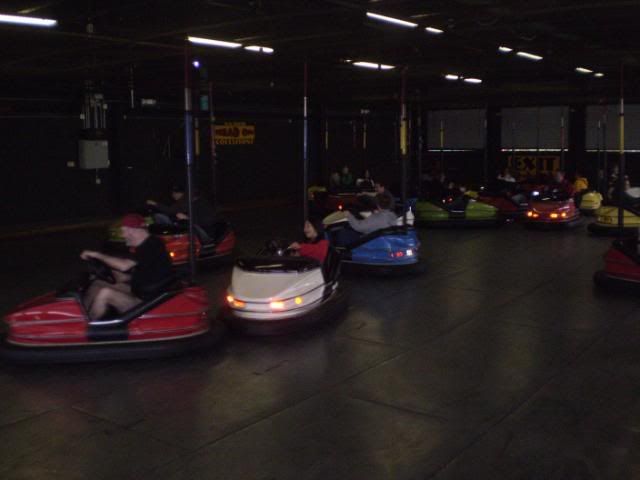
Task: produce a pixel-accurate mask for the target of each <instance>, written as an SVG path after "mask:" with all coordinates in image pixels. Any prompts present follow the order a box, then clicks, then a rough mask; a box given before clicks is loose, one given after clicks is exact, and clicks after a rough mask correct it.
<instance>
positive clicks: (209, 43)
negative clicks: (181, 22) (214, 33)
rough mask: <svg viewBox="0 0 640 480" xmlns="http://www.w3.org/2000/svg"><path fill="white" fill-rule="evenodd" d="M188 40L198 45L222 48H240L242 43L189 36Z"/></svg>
mask: <svg viewBox="0 0 640 480" xmlns="http://www.w3.org/2000/svg"><path fill="white" fill-rule="evenodd" d="M187 40H188V41H189V42H191V43H195V44H196V45H204V46H206V47H222V48H240V47H241V46H242V44H241V43H235V42H225V41H223V40H212V39H210V38H201V37H187Z"/></svg>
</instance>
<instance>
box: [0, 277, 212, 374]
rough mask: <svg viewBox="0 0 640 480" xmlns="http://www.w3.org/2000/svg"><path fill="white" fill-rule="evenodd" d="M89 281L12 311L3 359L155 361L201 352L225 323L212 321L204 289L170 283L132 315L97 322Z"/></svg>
mask: <svg viewBox="0 0 640 480" xmlns="http://www.w3.org/2000/svg"><path fill="white" fill-rule="evenodd" d="M105 268H108V267H106V266H105ZM94 273H95V272H94ZM98 277H99V278H102V277H100V276H99V275H98ZM91 281H92V280H91V279H90V278H89V276H87V278H86V279H84V280H82V281H80V282H77V283H76V284H75V285H72V286H68V287H64V288H62V289H60V290H59V291H57V292H55V293H48V294H46V295H42V296H39V297H36V298H34V299H32V300H30V301H28V302H26V303H23V304H22V305H19V306H18V307H16V308H15V309H14V310H13V311H11V312H9V313H8V314H7V315H6V316H5V317H4V322H3V323H4V325H3V327H4V335H3V338H2V342H1V343H0V358H2V359H4V360H6V361H10V362H14V363H68V362H94V361H105V360H130V359H134V358H157V357H165V356H173V355H178V354H182V353H185V352H187V351H192V350H195V349H199V348H203V347H205V346H209V345H212V344H213V343H215V341H216V340H218V339H219V338H220V337H221V334H222V331H223V328H222V325H221V324H220V323H219V322H214V323H212V322H211V320H210V319H209V314H208V311H209V301H208V298H207V294H206V292H205V291H204V289H202V288H201V287H198V286H185V285H183V284H179V283H174V282H175V281H174V280H173V279H172V280H171V283H170V284H169V282H167V285H166V286H164V287H163V286H160V288H158V290H157V292H158V293H157V294H156V295H154V296H152V297H151V298H149V299H148V300H145V301H143V302H142V303H141V304H138V305H136V306H135V307H133V308H132V309H130V310H129V311H127V312H125V313H123V314H120V315H115V316H111V317H109V318H106V319H100V320H93V319H91V318H89V316H88V314H87V311H86V310H85V308H84V305H83V303H82V298H83V294H84V292H85V291H86V288H87V287H88V286H89V284H90V282H91Z"/></svg>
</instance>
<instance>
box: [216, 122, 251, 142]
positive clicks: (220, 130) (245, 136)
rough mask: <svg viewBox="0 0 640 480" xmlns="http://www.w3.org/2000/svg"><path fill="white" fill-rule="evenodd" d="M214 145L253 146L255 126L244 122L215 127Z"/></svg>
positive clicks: (226, 123) (227, 123)
mask: <svg viewBox="0 0 640 480" xmlns="http://www.w3.org/2000/svg"><path fill="white" fill-rule="evenodd" d="M215 130H216V145H253V144H254V142H255V140H256V126H255V125H247V124H246V123H245V122H225V123H224V124H222V125H216V127H215Z"/></svg>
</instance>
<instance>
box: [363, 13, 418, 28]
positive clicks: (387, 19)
mask: <svg viewBox="0 0 640 480" xmlns="http://www.w3.org/2000/svg"><path fill="white" fill-rule="evenodd" d="M367 17H369V18H372V19H374V20H379V21H381V22H387V23H392V24H394V25H400V26H401V27H409V28H416V27H417V26H418V24H417V23H412V22H407V21H405V20H400V19H399V18H393V17H387V16H385V15H379V14H377V13H371V12H367Z"/></svg>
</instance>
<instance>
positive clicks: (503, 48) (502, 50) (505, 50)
mask: <svg viewBox="0 0 640 480" xmlns="http://www.w3.org/2000/svg"><path fill="white" fill-rule="evenodd" d="M498 50H499V51H500V52H502V53H510V52H513V48H509V47H503V46H500V47H498Z"/></svg>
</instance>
